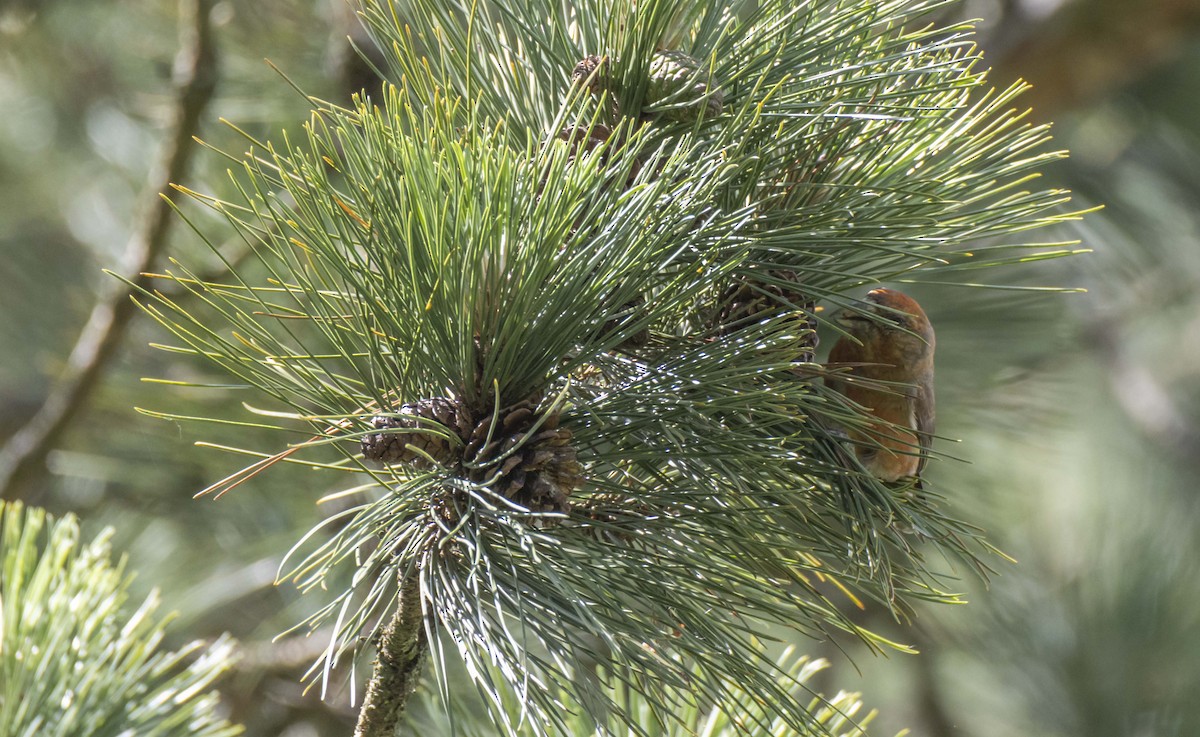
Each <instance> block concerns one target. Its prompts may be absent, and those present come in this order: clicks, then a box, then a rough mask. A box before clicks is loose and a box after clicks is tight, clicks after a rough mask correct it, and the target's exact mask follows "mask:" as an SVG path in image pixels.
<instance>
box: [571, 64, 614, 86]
mask: <svg viewBox="0 0 1200 737" xmlns="http://www.w3.org/2000/svg"><path fill="white" fill-rule="evenodd" d="M609 72H610V66H609V62H608V57H607V56H596V55H595V54H589V55H588V56H585V57H584V58H583V61H581V62H579V63H578V64H576V65H575V68H574V69H572V70H571V83H572V84H576V85H583V86H585V87H586V88H587V91H588V92H590V93H592V94H593V95H599V94H600V93H601V92H603V91H605V90H606V89H608V88H609V85H610V84H611V80H610V77H609Z"/></svg>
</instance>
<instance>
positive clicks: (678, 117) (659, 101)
mask: <svg viewBox="0 0 1200 737" xmlns="http://www.w3.org/2000/svg"><path fill="white" fill-rule="evenodd" d="M658 106H662V109H661V110H655V107H658ZM724 107H725V93H724V92H722V91H721V88H720V87H718V86H717V85H716V84H714V83H713V82H712V80H710V79H709V77H708V70H707V69H706V68H705V66H704V65H703V64H701V63H700V62H699V61H697V60H696V59H694V58H693V57H691V56H688V55H687V54H685V53H683V52H682V51H658V52H655V54H654V58H653V59H651V60H650V84H649V86H648V87H647V88H646V100H645V108H646V112H648V113H657V114H658V115H659V116H660V117H662V118H663V119H665V120H673V121H676V122H680V123H694V122H696V120H698V119H700V118H703V117H715V116H717V115H720V114H721V110H722V109H724Z"/></svg>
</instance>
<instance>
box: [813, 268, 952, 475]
mask: <svg viewBox="0 0 1200 737" xmlns="http://www.w3.org/2000/svg"><path fill="white" fill-rule="evenodd" d="M866 301H867V305H866V309H865V310H863V311H861V312H855V311H853V310H843V311H842V312H840V313H839V314H838V315H837V316H836V318H835V319H836V320H837V321H838V323H839V324H840V325H842V326H843V327H844V328H845V329H846V332H847V335H844V336H842V337H841V338H840V339H839V340H838V342H837V343H836V344H834V346H833V350H831V351H830V352H829V361H828V363H829V364H830V365H831V367H837V366H839V365H845V366H849V367H850V370H849V380H847V374H846V373H837V374H831V375H829V376H828V377H826V379H825V383H826V385H827V386H829V387H830V388H831V389H833V390H835V391H837V392H840V393H841V394H844V395H845V396H846V397H848V398H849V399H851V400H852V401H854V402H855V403H857V404H860V405H862V406H863V407H866V408H867V409H868V410H870V413H871V416H872V417H874V418H876V419H877V421H871V422H869V423H868V424H867V425H866V426H865V427H856V428H851V429H850V432H849V434H850V439H851V440H852V441H853V442H854V452H855V455H857V456H858V460H859V461H860V462H861V463H862V465H863V467H864V468H866V469H867V470H868V471H869V472H871V474H872V475H874V476H875V477H876V478H878V479H880V480H881V481H888V482H893V481H899V480H900V479H902V478H905V477H910V476H912V477H918V478H919V476H920V473H921V470H922V469H923V468H924V467H925V460H926V458H927V456H928V453H929V447H930V445H931V444H932V442H933V424H934V403H933V349H934V342H935V341H934V335H933V326H932V325H930V324H929V318H927V317H926V316H925V311H924V310H922V309H921V306H920V305H919V304H917V303H916V301H915V300H914V299H913V298H912V297H909V296H908V295H905V294H901V293H900V292H897V291H895V290H892V289H874V290H872V291H871V292H869V293H868V294H867V299H866ZM856 378H858V379H862V380H864V381H855V380H854V379H856Z"/></svg>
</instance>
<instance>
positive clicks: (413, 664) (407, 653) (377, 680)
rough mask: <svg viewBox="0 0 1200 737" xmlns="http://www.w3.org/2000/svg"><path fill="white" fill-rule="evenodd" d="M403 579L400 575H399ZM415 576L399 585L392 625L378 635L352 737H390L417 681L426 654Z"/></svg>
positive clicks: (409, 576)
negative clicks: (368, 679)
mask: <svg viewBox="0 0 1200 737" xmlns="http://www.w3.org/2000/svg"><path fill="white" fill-rule="evenodd" d="M402 575H403V574H402ZM424 621H425V620H424V615H423V613H422V608H421V587H420V582H419V577H418V576H417V574H416V572H412V573H409V574H408V575H407V576H405V577H404V578H402V580H401V582H400V594H399V601H398V602H397V604H396V612H395V614H393V615H392V621H391V622H389V623H388V625H387V627H385V628H384V630H383V632H381V633H380V635H379V642H378V643H377V648H378V653H377V654H376V656H375V667H374V671H373V672H372V674H371V680H370V682H369V683H368V684H367V695H366V697H365V698H364V699H363V705H362V711H360V712H359V715H358V726H356V727H355V729H354V737H394V735H395V734H396V726H397V725H398V724H399V723H400V717H402V716H403V715H404V709H405V707H406V706H407V705H408V699H409V697H410V696H412V694H413V691H415V690H416V688H417V683H418V682H419V681H420V679H421V666H422V665H424V663H425V656H426V655H427V654H428V652H429V642H428V641H427V640H426V636H425V625H424Z"/></svg>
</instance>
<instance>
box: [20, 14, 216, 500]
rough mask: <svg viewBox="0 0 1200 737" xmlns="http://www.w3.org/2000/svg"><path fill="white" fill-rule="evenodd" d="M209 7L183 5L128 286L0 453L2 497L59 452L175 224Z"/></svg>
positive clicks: (200, 104)
mask: <svg viewBox="0 0 1200 737" xmlns="http://www.w3.org/2000/svg"><path fill="white" fill-rule="evenodd" d="M212 5H213V0H180V14H181V18H184V19H186V21H185V22H184V23H183V29H184V30H183V47H182V48H181V50H180V52H179V55H178V57H177V58H176V70H177V71H176V74H177V82H176V87H177V94H176V98H175V105H174V108H173V113H172V120H171V128H170V134H169V137H168V140H167V143H166V145H165V147H164V148H163V153H162V157H161V159H160V160H159V163H158V165H157V166H156V167H155V170H154V172H153V173H152V175H151V182H152V183H153V184H152V192H153V194H152V195H151V198H150V201H149V202H148V203H147V205H146V210H145V213H144V215H143V216H142V218H141V220H140V222H139V224H138V228H137V230H136V231H135V233H134V235H133V238H132V239H131V240H130V241H129V244H128V246H127V247H126V251H125V259H126V268H127V270H128V271H127V273H128V274H129V275H130V280H131V282H132V284H131V285H125V286H121V287H118V288H114V289H113V290H112V291H110V292H109V293H108V294H107V295H105V296H104V297H102V298H101V299H100V300H99V301H97V303H96V305H95V307H93V308H92V313H91V316H90V317H89V318H88V322H87V325H86V326H84V329H83V332H82V333H81V334H80V336H79V340H78V341H77V342H76V343H75V347H74V348H73V349H72V351H71V355H70V358H69V359H68V361H67V368H66V371H65V372H64V374H63V375H62V376H61V377H60V379H59V381H58V383H57V385H56V387H55V388H54V389H53V390H52V391H51V392H50V394H49V396H48V397H47V398H46V400H45V402H44V403H43V404H42V405H41V407H40V408H39V409H38V410H37V412H36V413H35V414H34V415H33V416H32V417H31V418H30V419H29V421H28V422H26V423H25V424H24V425H23V426H22V427H21V428H20V429H19V430H17V432H16V433H15V434H14V435H13V436H12V437H11V438H10V439H9V441H8V443H6V444H5V446H4V447H3V448H2V449H0V498H9V499H13V498H21V497H23V496H26V495H28V494H29V493H30V492H29V489H30V487H31V482H32V481H33V480H34V479H36V478H37V477H38V476H40V474H41V473H43V472H44V469H45V460H46V456H47V455H49V453H50V451H51V450H53V449H54V447H55V446H56V445H58V443H59V440H60V439H61V438H62V435H63V433H64V432H65V431H66V429H67V428H68V427H69V426H70V423H71V421H72V420H73V419H74V418H75V417H76V416H77V415H78V414H79V413H80V411H81V410H82V409H83V407H84V406H85V405H86V404H87V402H88V400H89V398H90V397H91V395H92V392H93V391H94V390H95V388H96V386H97V385H98V383H99V381H100V379H101V378H102V377H103V375H104V373H105V371H106V370H107V369H108V366H109V365H110V363H111V362H112V359H113V357H114V355H115V354H116V349H117V347H118V346H119V345H120V343H121V341H122V339H123V338H124V337H125V333H126V332H127V331H128V329H129V325H130V322H131V320H132V319H133V316H134V315H135V314H136V305H135V304H134V303H133V301H132V299H131V297H132V296H133V295H134V294H135V293H136V292H137V289H138V287H140V286H142V285H143V283H144V282H145V281H146V279H147V278H148V277H145V276H143V274H145V273H146V272H149V271H152V270H153V267H154V265H155V264H156V263H157V262H158V261H159V260H160V258H161V257H162V254H163V252H164V251H165V250H166V247H167V242H168V240H169V235H170V231H171V225H172V223H173V222H174V220H175V218H174V216H173V214H172V207H171V203H173V202H174V201H175V200H176V199H177V198H178V197H179V196H180V194H179V193H178V192H177V191H176V190H174V189H172V188H171V187H170V184H171V183H172V182H179V181H181V180H183V179H184V178H185V177H186V175H187V172H188V170H189V167H190V164H191V160H192V155H193V153H194V151H195V148H196V147H195V145H194V144H193V141H192V138H193V136H195V135H196V133H197V131H198V129H199V126H200V119H201V117H202V116H203V113H204V110H205V109H206V108H207V107H208V103H209V101H210V100H212V97H213V94H214V92H215V90H216V84H217V50H216V43H215V39H214V37H213V28H212V22H211V18H210V16H211V11H212Z"/></svg>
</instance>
